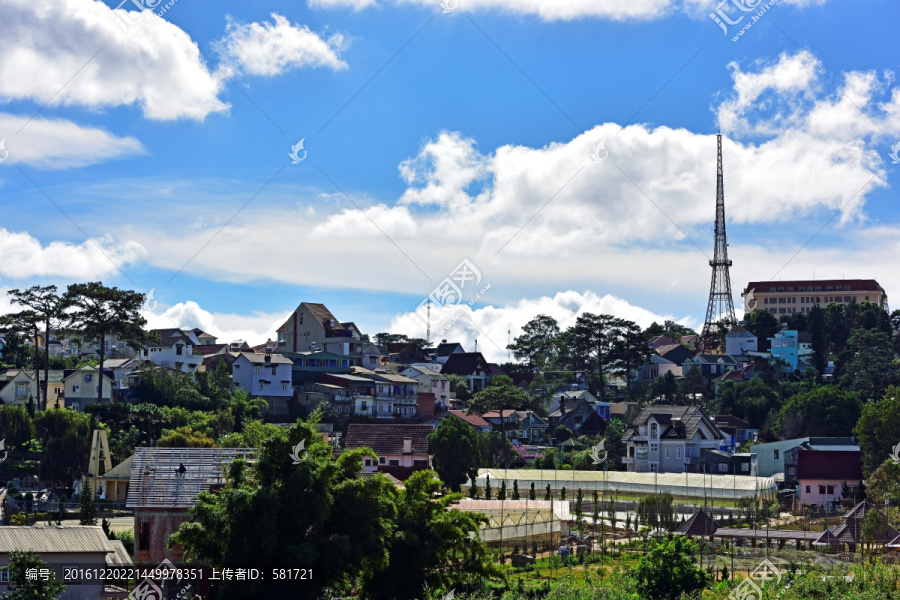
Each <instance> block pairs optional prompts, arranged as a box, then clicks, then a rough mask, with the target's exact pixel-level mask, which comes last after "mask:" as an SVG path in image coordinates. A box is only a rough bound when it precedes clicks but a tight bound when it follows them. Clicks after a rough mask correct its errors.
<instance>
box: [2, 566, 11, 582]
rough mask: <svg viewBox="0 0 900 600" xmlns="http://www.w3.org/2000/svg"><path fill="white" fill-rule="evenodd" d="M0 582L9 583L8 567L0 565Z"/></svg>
mask: <svg viewBox="0 0 900 600" xmlns="http://www.w3.org/2000/svg"><path fill="white" fill-rule="evenodd" d="M0 583H9V567H0Z"/></svg>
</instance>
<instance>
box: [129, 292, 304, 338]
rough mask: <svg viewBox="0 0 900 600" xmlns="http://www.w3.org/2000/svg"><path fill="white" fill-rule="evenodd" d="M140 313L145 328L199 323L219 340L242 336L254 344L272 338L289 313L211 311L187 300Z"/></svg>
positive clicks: (201, 327)
mask: <svg viewBox="0 0 900 600" xmlns="http://www.w3.org/2000/svg"><path fill="white" fill-rule="evenodd" d="M142 314H143V315H144V318H145V319H147V327H148V328H152V329H165V328H167V327H181V328H183V329H193V328H194V327H199V328H200V329H202V330H203V331H205V332H207V333H211V334H213V335H214V336H216V337H217V338H219V339H218V342H219V343H220V344H225V343H228V342H232V341H235V340H244V341H246V342H247V343H249V344H250V345H251V346H255V345H257V344H261V343H263V342H265V341H266V340H267V339H275V330H276V329H277V328H278V327H280V326H281V324H282V323H284V321H285V319H287V318H288V316H289V314H290V313H289V312H286V313H284V314H263V313H259V312H256V313H252V314H249V315H240V314H236V313H212V312H210V311H208V310H205V309H203V308H201V306H200V305H199V304H198V303H197V302H195V301H193V300H187V301H184V302H179V303H178V304H175V305H173V306H170V307H168V308H166V309H165V310H161V307H158V308H157V309H156V310H153V311H143V312H142Z"/></svg>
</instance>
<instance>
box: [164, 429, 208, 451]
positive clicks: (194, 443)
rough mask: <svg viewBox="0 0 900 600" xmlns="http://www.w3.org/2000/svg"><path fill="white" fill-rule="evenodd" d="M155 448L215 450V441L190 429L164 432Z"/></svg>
mask: <svg viewBox="0 0 900 600" xmlns="http://www.w3.org/2000/svg"><path fill="white" fill-rule="evenodd" d="M157 446H159V447H160V448H215V446H216V441H215V440H214V439H212V438H211V437H209V436H208V435H206V434H204V433H202V432H199V431H194V430H193V429H191V428H190V427H178V428H176V429H171V430H168V429H167V430H165V431H164V432H163V435H162V437H161V438H159V442H158V443H157Z"/></svg>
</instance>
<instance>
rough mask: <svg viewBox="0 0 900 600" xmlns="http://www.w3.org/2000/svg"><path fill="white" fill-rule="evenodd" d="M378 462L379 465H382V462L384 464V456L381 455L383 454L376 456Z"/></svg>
mask: <svg viewBox="0 0 900 600" xmlns="http://www.w3.org/2000/svg"><path fill="white" fill-rule="evenodd" d="M378 464H379V465H383V464H384V457H383V456H379V457H378Z"/></svg>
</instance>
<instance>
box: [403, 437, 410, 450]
mask: <svg viewBox="0 0 900 600" xmlns="http://www.w3.org/2000/svg"><path fill="white" fill-rule="evenodd" d="M403 454H412V438H410V437H405V438H403Z"/></svg>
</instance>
